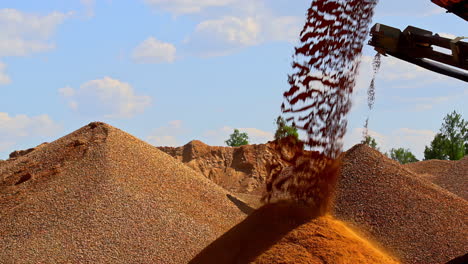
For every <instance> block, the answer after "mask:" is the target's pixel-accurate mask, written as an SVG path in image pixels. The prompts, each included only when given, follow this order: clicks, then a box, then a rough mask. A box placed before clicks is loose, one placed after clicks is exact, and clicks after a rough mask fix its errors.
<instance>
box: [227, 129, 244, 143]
mask: <svg viewBox="0 0 468 264" xmlns="http://www.w3.org/2000/svg"><path fill="white" fill-rule="evenodd" d="M225 142H226V144H227V145H228V146H230V147H238V146H242V145H247V144H249V136H248V135H247V133H245V132H244V133H240V132H239V129H237V128H236V129H234V133H232V134H231V135H230V136H229V139H228V140H226V141H225Z"/></svg>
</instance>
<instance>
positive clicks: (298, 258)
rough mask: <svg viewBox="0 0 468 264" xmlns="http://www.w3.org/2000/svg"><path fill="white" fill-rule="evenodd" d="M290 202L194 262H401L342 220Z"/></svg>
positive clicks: (253, 218)
mask: <svg viewBox="0 0 468 264" xmlns="http://www.w3.org/2000/svg"><path fill="white" fill-rule="evenodd" d="M317 215H319V212H318V210H316V209H315V210H314V209H312V208H311V207H308V206H304V205H299V204H296V203H291V202H279V203H273V204H268V205H265V206H263V207H261V208H259V209H258V210H256V211H255V212H253V213H252V214H250V215H249V216H248V217H247V218H246V219H245V220H244V221H242V222H241V223H240V224H238V225H236V226H235V227H234V228H232V229H231V230H229V231H228V232H226V233H225V234H224V235H222V236H221V237H220V238H219V239H217V240H216V241H215V242H213V243H212V244H210V245H209V246H208V247H207V248H205V249H204V250H203V251H202V252H200V254H198V255H197V256H196V257H195V258H194V259H193V260H192V261H191V262H190V264H207V263H213V264H215V263H216V264H217V263H219V264H238V263H254V264H326V263H333V264H335V263H336V264H345V263H349V264H355V263H373V264H396V263H398V262H397V261H395V260H393V259H392V258H391V257H389V256H387V255H386V254H385V253H382V252H381V251H379V250H378V249H376V247H374V246H373V245H372V244H370V243H369V242H368V241H365V240H363V239H362V238H360V237H359V236H358V235H356V233H355V232H353V231H352V230H351V229H350V228H348V227H347V226H346V225H345V224H343V223H342V222H341V221H338V220H335V219H334V218H333V217H331V216H322V217H317Z"/></svg>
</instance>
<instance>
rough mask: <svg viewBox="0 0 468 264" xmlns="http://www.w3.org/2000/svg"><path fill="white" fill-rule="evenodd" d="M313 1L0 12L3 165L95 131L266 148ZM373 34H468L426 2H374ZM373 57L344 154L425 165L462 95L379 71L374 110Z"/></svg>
mask: <svg viewBox="0 0 468 264" xmlns="http://www.w3.org/2000/svg"><path fill="white" fill-rule="evenodd" d="M309 5H310V1H305V0H295V1H290V0H133V1H130V0H119V1H117V0H113V1H112V0H94V1H93V0H69V1H62V0H47V1H32V0H29V1H26V0H25V1H16V0H2V1H1V2H0V159H6V158H7V157H8V154H9V153H10V152H11V151H13V150H16V149H24V148H29V147H33V146H36V145H38V144H40V143H42V142H44V141H49V142H50V141H52V140H55V139H56V138H58V137H60V136H63V135H65V134H67V133H70V132H72V131H74V130H76V129H78V128H80V127H82V126H84V125H86V124H87V123H89V122H91V121H96V120H99V121H104V122H107V123H109V124H111V125H113V126H116V127H118V128H120V129H122V130H124V131H127V132H129V133H131V134H133V135H135V136H137V137H139V138H141V139H143V140H146V141H148V142H149V143H151V144H154V145H170V146H178V145H183V144H185V143H187V142H188V141H190V140H192V139H199V140H202V141H204V142H206V143H207V144H211V145H224V140H226V139H227V137H228V135H229V134H230V133H231V132H232V130H233V128H240V129H241V130H243V131H246V132H247V133H248V134H249V135H250V137H251V141H252V142H253V143H264V142H266V141H267V140H270V139H271V138H272V135H273V133H274V130H275V125H274V119H275V117H276V116H278V115H279V114H280V105H281V102H282V93H283V91H285V90H286V89H287V88H288V86H287V74H288V73H290V72H291V68H290V63H291V55H292V53H293V47H294V45H295V42H296V40H297V38H298V32H299V30H300V29H301V27H302V25H303V22H304V20H305V12H306V10H307V8H308V6H309ZM374 22H379V23H383V24H387V25H391V26H394V27H398V28H400V29H404V28H405V27H406V26H407V25H413V26H417V27H421V28H424V29H427V30H431V31H433V32H437V33H441V34H446V35H447V36H463V35H468V30H467V29H468V27H467V23H466V22H465V21H464V20H462V19H461V18H458V17H457V16H454V15H451V14H445V13H444V10H443V9H441V8H439V7H438V6H436V5H434V4H432V3H431V2H430V1H429V0H413V1H402V0H386V1H380V3H379V5H378V7H377V10H376V15H375V17H374ZM374 53H375V52H374V51H373V50H372V48H371V47H368V46H366V47H365V50H364V56H363V59H362V64H361V70H360V76H359V80H358V82H357V87H356V89H355V91H356V92H355V94H354V96H353V110H352V112H351V113H350V115H349V126H348V134H347V136H346V138H345V147H346V148H348V147H350V146H352V145H353V144H356V143H358V142H359V141H360V140H361V130H362V125H363V123H364V120H365V119H366V117H367V115H369V116H370V123H369V128H370V131H371V132H370V133H371V135H373V136H374V137H375V138H376V139H377V142H378V143H379V144H380V145H381V147H382V149H383V150H384V151H386V150H388V149H390V148H392V147H405V148H410V149H411V150H412V151H413V152H414V153H415V154H416V156H417V157H419V158H422V154H423V150H424V145H428V144H429V143H430V141H431V140H432V138H433V136H434V134H435V133H436V132H437V131H438V130H439V128H440V125H441V123H442V119H443V117H444V116H445V115H446V114H447V113H449V112H451V111H453V110H456V111H457V112H459V113H462V115H463V116H464V118H465V119H468V106H467V105H466V103H467V102H468V85H467V83H464V82H462V81H458V80H455V79H451V78H448V77H444V76H440V75H438V74H436V73H432V72H429V71H427V70H424V69H420V68H418V67H416V66H412V65H410V64H408V63H406V62H401V61H398V60H395V59H392V58H389V57H386V58H384V59H383V63H382V68H381V71H380V73H379V75H378V77H377V80H376V102H375V108H374V110H373V111H372V112H369V111H368V110H367V104H366V97H365V95H366V89H367V86H368V84H369V81H370V77H371V67H370V65H371V58H372V56H373V55H374Z"/></svg>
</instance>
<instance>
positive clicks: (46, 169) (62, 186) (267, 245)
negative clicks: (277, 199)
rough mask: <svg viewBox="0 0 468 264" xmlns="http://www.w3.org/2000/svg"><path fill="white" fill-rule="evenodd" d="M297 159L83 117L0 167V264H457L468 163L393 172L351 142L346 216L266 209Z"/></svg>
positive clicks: (280, 148)
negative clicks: (154, 135) (272, 189)
mask: <svg viewBox="0 0 468 264" xmlns="http://www.w3.org/2000/svg"><path fill="white" fill-rule="evenodd" d="M161 150H162V151H161ZM164 152H165V153H164ZM166 153H167V154H169V155H167V154H166ZM295 155H296V154H295V150H294V148H291V147H289V146H287V145H284V144H278V143H277V142H269V143H267V144H260V145H249V146H242V147H237V148H230V147H211V146H208V145H206V144H204V143H202V142H200V141H192V142H189V143H188V144H186V145H185V146H183V147H179V148H169V147H160V148H159V149H158V148H155V147H153V146H150V145H148V144H146V143H145V142H143V141H140V140H138V139H137V138H135V137H133V136H131V135H129V134H127V133H125V132H123V131H120V130H118V129H116V128H114V127H112V126H109V125H106V124H104V123H91V124H89V125H88V126H85V127H83V128H81V129H79V130H77V131H75V132H73V133H71V134H69V135H67V136H65V137H63V138H60V139H58V140H56V141H54V142H51V143H48V144H41V145H39V146H37V147H36V148H32V149H28V150H26V151H16V152H14V153H12V155H11V157H10V159H8V160H6V161H0V219H1V221H0V236H1V237H2V240H0V248H1V249H2V250H1V251H0V263H50V262H57V263H59V262H72V263H85V262H86V263H88V262H92V263H187V262H188V261H191V263H220V262H219V260H220V259H222V257H223V256H224V257H227V259H226V261H225V262H223V263H239V261H241V262H242V263H248V262H252V263H291V264H292V263H396V262H397V259H398V260H399V261H401V262H402V263H431V264H432V263H445V262H447V261H449V260H451V259H454V260H453V261H454V262H451V263H458V262H459V261H460V259H462V262H461V263H463V258H466V255H465V256H464V254H466V252H468V247H467V245H468V243H467V239H466V237H468V233H467V232H468V231H467V230H468V219H467V217H466V212H467V211H468V204H467V201H466V200H465V199H463V195H464V194H466V185H464V186H463V184H461V185H460V184H457V183H458V182H461V183H463V182H466V179H467V177H468V175H467V171H468V170H467V169H466V164H467V160H468V159H466V158H465V159H464V160H462V161H457V162H438V161H430V162H420V163H414V164H410V165H406V166H401V165H400V164H399V163H397V162H395V161H392V160H390V159H388V158H387V157H385V156H384V155H382V154H380V153H379V152H377V151H375V150H373V149H371V148H368V147H367V146H364V145H357V146H355V147H353V148H352V149H350V150H348V151H347V152H346V153H344V155H342V156H341V159H342V168H341V176H340V180H339V182H338V187H337V189H336V193H335V194H336V197H335V203H334V210H333V214H334V215H335V217H336V218H338V219H340V220H344V221H345V222H346V223H344V222H341V221H340V220H337V219H335V218H334V217H332V216H330V215H327V216H320V215H321V214H319V213H317V212H318V211H317V210H316V209H317V208H312V209H310V210H309V209H307V210H303V209H299V210H297V208H296V207H295V206H296V205H294V206H293V205H288V206H286V207H285V206H283V205H281V204H279V205H278V204H276V205H267V206H262V203H261V202H260V197H261V195H262V194H264V191H265V183H266V182H267V181H268V179H270V177H271V176H272V175H273V174H278V173H281V171H283V170H284V171H289V169H290V168H291V166H293V165H294V164H293V163H294V162H293V160H294V159H293V157H294V156H295ZM439 163H440V164H439ZM278 170H279V171H278ZM257 208H259V209H257ZM314 212H315V213H314ZM363 237H364V238H365V239H364V238H363ZM248 241H250V242H252V241H257V242H258V243H257V242H255V243H249V242H248ZM369 241H373V242H369ZM25 245H27V247H25ZM229 245H231V246H229ZM249 245H250V246H249ZM383 249H385V250H383ZM223 252H224V253H226V254H224V253H223ZM385 252H387V253H385ZM390 256H393V257H390ZM456 257H459V258H458V259H455V258H456ZM206 260H208V262H207V261H206ZM350 260H352V261H351V262H350ZM456 261H458V262H456Z"/></svg>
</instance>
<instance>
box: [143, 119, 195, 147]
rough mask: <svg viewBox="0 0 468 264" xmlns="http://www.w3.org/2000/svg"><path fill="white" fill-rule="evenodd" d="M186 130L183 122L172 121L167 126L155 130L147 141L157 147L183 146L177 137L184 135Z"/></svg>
mask: <svg viewBox="0 0 468 264" xmlns="http://www.w3.org/2000/svg"><path fill="white" fill-rule="evenodd" d="M185 132H186V129H185V128H184V127H183V124H182V121H181V120H173V121H170V122H169V124H168V125H167V126H163V127H159V128H157V129H155V130H154V131H153V132H152V133H151V135H150V136H148V137H147V138H146V141H147V142H149V143H150V144H153V145H155V146H168V147H176V146H180V145H182V144H183V143H182V144H181V142H179V141H178V140H177V136H179V135H181V134H184V133H185Z"/></svg>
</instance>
